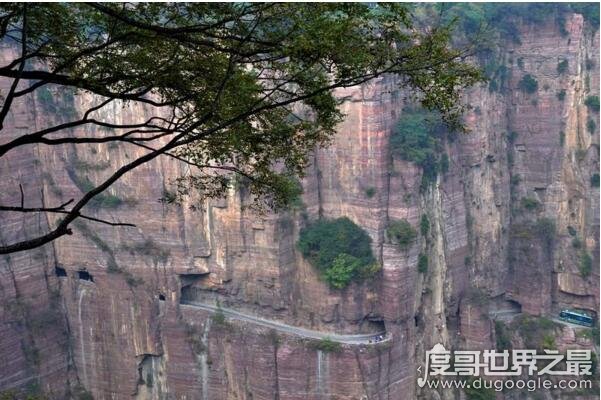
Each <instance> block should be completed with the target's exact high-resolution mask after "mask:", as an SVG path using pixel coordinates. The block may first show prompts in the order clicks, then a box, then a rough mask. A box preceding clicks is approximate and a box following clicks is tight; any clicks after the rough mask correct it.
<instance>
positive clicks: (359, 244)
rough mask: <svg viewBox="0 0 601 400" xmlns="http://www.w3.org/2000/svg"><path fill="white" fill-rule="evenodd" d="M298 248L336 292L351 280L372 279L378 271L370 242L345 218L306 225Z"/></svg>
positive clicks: (355, 225)
mask: <svg viewBox="0 0 601 400" xmlns="http://www.w3.org/2000/svg"><path fill="white" fill-rule="evenodd" d="M297 246H298V249H299V250H300V252H301V253H302V255H303V256H304V257H305V258H306V259H307V260H308V261H309V262H310V263H311V264H312V265H313V266H314V267H315V268H317V269H318V271H319V272H320V274H321V277H322V278H323V279H324V280H325V281H326V282H327V283H328V284H329V285H330V286H331V287H332V288H335V289H342V288H344V287H346V286H348V285H349V284H350V283H351V282H352V281H353V280H362V279H365V278H369V277H372V276H373V275H374V274H375V273H376V272H377V271H378V270H379V266H378V264H377V263H376V260H375V258H374V256H373V253H372V250H371V238H370V237H369V235H368V234H367V232H365V231H364V230H363V229H361V227H359V226H358V225H357V224H355V223H354V222H353V221H351V220H350V219H348V218H346V217H342V218H337V219H333V220H327V219H320V220H317V221H315V222H313V223H311V224H309V225H308V226H307V227H305V228H303V229H301V232H300V237H299V240H298V243H297Z"/></svg>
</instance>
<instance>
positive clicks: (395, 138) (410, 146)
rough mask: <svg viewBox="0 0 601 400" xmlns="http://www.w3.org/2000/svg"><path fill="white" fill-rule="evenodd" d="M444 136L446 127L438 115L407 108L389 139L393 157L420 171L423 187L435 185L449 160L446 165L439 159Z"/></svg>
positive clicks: (442, 157) (443, 159)
mask: <svg viewBox="0 0 601 400" xmlns="http://www.w3.org/2000/svg"><path fill="white" fill-rule="evenodd" d="M444 132H445V126H444V124H443V123H442V120H441V118H440V115H439V114H438V113H436V112H431V111H428V110H424V109H415V108H409V109H405V110H404V111H403V114H402V115H401V117H400V118H399V120H398V122H397V124H396V126H395V128H394V131H393V133H392V136H391V138H390V148H391V151H392V154H393V156H398V157H400V158H402V159H403V160H406V161H411V162H413V163H415V164H417V165H419V166H420V167H421V168H422V171H423V175H422V183H423V184H424V185H425V184H427V183H429V182H432V181H434V180H435V179H436V176H437V175H438V173H439V172H441V171H443V169H448V158H446V162H445V157H444V156H441V138H442V136H443V134H444Z"/></svg>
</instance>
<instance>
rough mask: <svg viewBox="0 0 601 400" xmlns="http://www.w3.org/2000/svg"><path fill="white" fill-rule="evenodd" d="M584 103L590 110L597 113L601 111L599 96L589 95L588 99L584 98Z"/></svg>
mask: <svg viewBox="0 0 601 400" xmlns="http://www.w3.org/2000/svg"><path fill="white" fill-rule="evenodd" d="M584 104H585V105H586V106H587V107H588V108H589V110H591V111H593V112H596V113H598V112H599V96H588V97H587V98H586V100H584Z"/></svg>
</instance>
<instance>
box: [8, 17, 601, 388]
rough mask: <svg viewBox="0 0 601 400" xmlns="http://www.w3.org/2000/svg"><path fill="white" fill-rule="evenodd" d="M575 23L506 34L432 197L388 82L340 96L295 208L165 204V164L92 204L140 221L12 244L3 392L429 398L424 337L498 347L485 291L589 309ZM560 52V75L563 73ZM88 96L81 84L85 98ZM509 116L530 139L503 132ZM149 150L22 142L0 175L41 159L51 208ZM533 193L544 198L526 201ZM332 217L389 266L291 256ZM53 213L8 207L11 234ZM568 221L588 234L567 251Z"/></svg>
mask: <svg viewBox="0 0 601 400" xmlns="http://www.w3.org/2000/svg"><path fill="white" fill-rule="evenodd" d="M566 24H567V25H566V27H567V30H568V35H567V36H565V37H564V36H562V35H561V34H560V33H559V31H558V30H557V27H555V25H554V24H551V25H548V26H543V27H540V26H539V27H537V28H536V29H534V28H531V27H527V26H524V27H522V28H521V30H522V32H521V44H520V45H514V44H509V43H507V44H505V47H503V52H502V55H501V57H502V59H503V62H504V63H505V64H506V65H507V66H508V68H509V71H510V74H509V80H508V82H507V86H508V88H507V90H506V91H504V92H494V93H491V92H490V91H489V90H488V89H487V88H484V87H482V88H474V89H473V90H471V91H469V93H467V94H466V103H467V104H469V105H471V107H472V108H471V110H470V111H469V112H468V113H467V115H466V124H467V126H468V128H470V131H471V132H470V133H469V134H466V135H461V136H459V137H458V138H457V139H456V140H455V141H454V142H449V143H446V144H445V151H446V152H447V153H448V155H449V158H450V167H449V171H448V173H445V174H444V175H443V176H440V177H439V178H438V180H437V182H436V183H435V184H433V185H432V186H431V187H430V188H429V189H428V190H426V191H422V192H420V182H421V171H420V169H419V168H417V167H416V166H415V165H412V164H411V163H408V162H405V161H401V160H398V159H393V158H392V157H391V155H390V151H389V147H388V141H389V137H390V134H391V131H392V129H393V127H394V124H395V122H396V121H397V119H398V118H399V116H400V115H401V113H402V109H403V106H404V101H405V100H404V98H405V97H406V96H405V95H404V93H402V92H399V91H398V90H397V89H396V88H397V85H396V84H397V81H396V79H395V78H394V77H384V78H381V79H379V80H376V81H373V82H371V83H369V84H366V85H364V86H362V87H360V88H352V89H348V90H345V91H343V92H342V91H341V93H340V95H341V96H349V100H347V101H346V102H345V103H344V104H343V105H342V107H343V111H344V112H345V113H346V114H347V118H346V120H345V121H344V122H343V123H342V124H341V125H340V127H339V128H338V132H339V133H338V134H337V135H336V137H335V138H334V140H333V142H332V144H331V146H330V147H328V148H325V149H318V150H316V152H315V154H314V162H313V165H312V167H311V168H310V170H309V171H308V173H307V177H306V178H305V179H304V181H303V188H304V195H303V202H304V204H305V205H306V210H305V211H304V212H301V211H297V212H290V213H283V214H277V215H276V214H269V215H267V216H263V217H259V216H256V215H253V214H249V213H248V212H247V211H243V210H242V208H241V203H242V202H243V201H244V199H243V198H241V197H242V195H241V194H240V193H239V192H234V191H232V193H230V195H229V196H228V198H227V199H225V200H219V201H212V202H210V203H208V204H204V205H203V207H201V208H198V209H197V210H192V209H191V208H190V207H188V206H189V204H186V205H184V206H183V207H177V206H169V205H164V204H162V203H159V202H158V201H156V200H157V199H158V198H159V197H161V195H162V193H163V191H164V188H165V187H166V186H168V184H169V182H170V180H172V179H174V178H176V177H177V176H179V175H180V174H181V173H182V171H183V166H182V165H179V164H177V163H175V162H174V161H173V160H171V159H161V160H158V161H156V162H153V163H150V164H148V165H145V166H143V167H141V168H139V169H137V170H136V171H134V172H132V173H131V174H129V175H126V176H125V177H124V179H123V180H122V181H120V182H119V183H117V184H116V185H115V187H114V188H112V189H111V190H110V191H111V193H112V194H115V195H116V196H118V197H120V198H121V199H122V200H124V201H123V203H122V205H120V206H119V207H116V208H110V209H99V210H91V211H90V212H91V213H94V212H95V213H97V214H98V215H99V216H102V217H111V218H115V219H116V220H120V221H131V222H135V223H136V224H137V227H136V228H119V229H115V228H110V227H106V226H98V225H92V224H90V223H85V224H77V225H75V226H74V234H73V235H72V236H69V237H65V238H61V239H59V240H57V241H56V242H54V243H52V244H50V245H47V246H45V247H43V248H40V249H37V250H34V251H31V252H25V253H17V254H15V255H11V256H10V257H4V258H0V274H1V275H0V288H1V291H0V294H1V296H2V304H3V306H2V319H1V321H2V322H1V323H0V355H1V356H2V357H3V358H2V359H3V360H5V361H4V363H3V364H2V366H0V388H1V389H8V388H24V387H26V386H27V385H34V384H37V385H39V386H40V387H41V388H42V389H43V390H44V391H46V392H51V393H54V394H55V396H56V398H64V397H65V395H66V393H68V392H69V391H73V390H75V389H74V388H77V387H80V386H81V387H84V388H85V389H86V390H88V391H90V392H91V393H92V394H93V395H94V397H95V398H98V399H102V398H113V399H129V398H132V397H134V398H139V399H165V398H170V399H171V398H173V399H202V400H218V399H228V400H229V399H247V400H250V399H253V400H258V399H274V398H275V399H280V400H296V399H305V400H306V399H315V400H318V399H319V400H321V399H339V400H351V399H362V398H369V399H374V398H375V399H395V400H396V399H411V398H416V397H418V396H421V397H423V398H433V396H435V394H433V393H428V392H425V391H419V390H418V389H417V388H416V373H417V372H416V369H417V366H418V365H419V363H420V362H421V361H422V360H423V358H424V356H425V350H428V349H430V348H432V346H433V345H434V344H436V343H439V342H440V343H444V344H445V347H447V348H466V349H479V348H482V349H484V348H491V347H492V346H493V343H494V340H493V339H494V337H493V336H494V334H493V332H492V330H493V327H494V323H493V322H492V321H491V320H490V318H489V312H491V310H493V308H494V307H496V306H494V307H493V305H494V304H497V303H498V304H501V305H500V306H498V308H502V307H503V304H505V303H503V302H504V301H508V300H512V301H513V302H515V303H511V304H516V307H521V310H522V312H526V313H529V314H533V315H553V314H554V313H557V311H558V310H559V309H561V308H563V307H568V306H569V307H581V308H585V309H589V310H592V311H596V305H597V304H598V302H599V287H598V281H599V271H598V268H597V266H598V265H599V259H598V250H599V243H598V235H599V219H598V215H599V192H598V190H599V189H598V188H592V187H591V185H590V184H589V178H590V175H591V174H592V173H593V171H597V170H598V166H599V164H598V162H599V159H598V157H599V156H598V151H597V150H598V146H599V132H598V130H597V131H596V132H594V134H590V133H589V132H587V130H586V121H587V119H588V118H592V119H594V121H595V122H596V126H599V116H598V114H595V113H592V112H590V111H589V110H587V108H586V106H584V104H583V103H584V99H585V98H586V96H588V95H589V94H591V93H592V94H598V87H599V75H598V68H597V67H596V66H595V68H593V69H592V70H587V69H586V68H583V67H582V65H584V63H585V61H586V60H587V59H594V60H598V58H599V35H598V33H594V34H593V33H591V32H589V31H587V30H586V29H585V28H584V26H583V21H582V17H581V16H579V15H573V16H571V17H570V18H568V19H567V22H566ZM1 55H2V56H3V57H4V59H5V60H4V61H6V59H9V58H10V56H11V55H10V54H9V51H8V50H5V51H4V52H3V53H1ZM564 58H565V59H567V60H568V61H569V70H568V72H567V73H566V74H564V75H562V76H558V74H557V62H558V60H559V59H564ZM520 59H521V60H522V61H521V62H518V60H520ZM518 64H519V65H518ZM526 73H529V74H532V75H533V76H535V77H536V79H537V80H538V83H539V84H538V85H539V89H538V92H537V94H536V95H526V94H524V93H522V92H521V91H519V90H518V88H517V86H518V82H519V80H520V79H521V78H522V77H523V75H524V74H526ZM586 82H590V89H587V87H586ZM8 84H9V83H8V82H2V88H3V89H4V88H5V87H7V85H8ZM562 89H565V90H566V96H565V99H564V100H563V101H560V100H559V99H558V98H557V96H556V93H557V92H558V91H560V90H562ZM91 101H92V99H89V98H76V100H75V107H77V108H80V107H83V106H84V103H85V104H87V103H89V102H91ZM39 110H42V105H40V104H38V102H37V100H36V99H30V100H28V101H27V102H24V103H20V104H17V105H16V106H15V107H14V108H13V111H12V112H11V114H10V115H9V117H8V121H7V124H9V125H10V127H11V128H10V129H5V131H7V132H12V134H14V135H17V134H20V133H22V132H25V131H28V130H29V129H33V128H38V129H39V128H40V127H43V126H45V125H47V124H48V123H49V122H50V121H49V118H61V117H60V116H48V115H47V114H45V113H42V112H39ZM143 113H144V110H140V109H131V108H125V109H122V108H120V107H115V108H114V109H110V110H107V111H106V117H107V118H115V116H116V117H117V118H119V119H121V120H123V121H135V120H137V119H138V118H139V115H141V114H143ZM511 132H516V133H517V136H515V138H514V139H512V140H509V137H510V135H509V134H510V133H511ZM560 132H563V135H560ZM88 133H89V134H101V133H97V132H93V131H90V132H88ZM561 137H563V139H561ZM2 140H4V138H3V139H2ZM140 154H141V153H140V151H139V150H138V149H136V148H130V147H126V146H118V147H108V146H101V145H94V146H78V147H77V148H75V147H73V146H54V147H24V148H21V149H19V150H16V151H12V152H10V153H8V154H7V156H5V157H2V158H1V159H0V169H1V170H2V176H9V175H10V172H9V171H13V170H14V171H29V173H28V175H27V176H21V177H20V182H21V183H23V188H24V190H25V192H26V197H27V198H38V197H39V196H38V194H39V193H40V191H42V193H43V195H44V196H43V203H44V205H47V206H50V205H56V204H59V203H60V202H61V201H65V200H67V199H69V198H71V197H75V196H76V195H78V194H79V193H80V189H79V188H78V187H77V184H76V183H77V181H78V178H83V177H87V178H88V179H90V180H92V181H96V180H99V179H100V178H101V177H103V176H106V175H107V174H108V173H109V171H110V170H111V169H112V168H115V167H116V166H118V165H121V164H122V163H124V162H125V161H126V160H127V159H130V158H131V159H133V158H134V157H136V156H137V155H140ZM99 160H100V161H99ZM82 165H84V166H85V165H93V167H87V168H85V167H82ZM78 166H79V167H78ZM517 176H519V183H516V182H518V178H516V177H517ZM372 188H373V190H374V195H373V196H368V195H367V194H366V191H367V189H372ZM19 198H20V195H19V188H18V185H16V184H15V181H13V180H11V179H5V180H3V181H2V182H0V203H2V204H10V203H11V202H15V201H18V199H19ZM523 198H528V199H535V200H536V201H537V202H538V203H539V204H540V205H539V206H538V207H537V208H536V209H534V210H528V209H524V208H523V206H522V199H523ZM303 214H304V215H303ZM422 214H427V215H428V217H429V220H430V222H431V227H430V231H429V233H428V235H427V237H421V236H420V237H419V238H418V239H417V240H416V242H415V243H414V244H413V245H412V246H411V247H410V248H409V249H408V250H407V251H401V249H399V248H398V246H396V245H393V244H391V243H388V242H387V241H386V239H385V230H386V226H387V224H388V221H389V220H390V219H401V218H406V219H407V220H408V221H410V222H411V223H412V224H413V225H414V226H416V227H417V226H418V224H419V220H420V217H421V215H422ZM319 215H322V216H323V217H327V218H336V217H339V216H347V217H349V218H350V219H351V220H353V221H354V222H355V223H357V224H359V225H360V226H362V227H363V228H364V229H366V230H367V232H368V233H369V234H370V236H371V238H372V243H373V250H374V254H376V256H377V258H378V259H379V261H380V262H381V264H382V272H381V276H380V277H379V278H378V279H377V280H375V281H374V282H372V283H369V284H363V285H358V284H353V286H351V287H349V288H347V289H346V290H344V291H335V290H331V289H329V288H328V287H327V286H326V284H325V283H324V282H322V281H320V280H319V278H318V276H317V274H316V272H315V270H314V269H313V268H312V267H311V266H310V265H309V264H308V263H307V262H306V261H305V260H303V259H302V257H301V256H300V254H299V253H298V252H297V251H296V250H295V242H296V239H297V237H298V232H299V229H300V228H301V227H302V226H303V224H304V223H305V218H309V219H314V218H317V217H318V216H319ZM544 218H549V219H552V220H553V222H554V225H555V229H556V232H557V234H556V235H553V240H552V241H551V242H550V243H547V240H546V236H545V232H544V231H543V232H540V231H539V230H537V229H536V227H537V226H538V225H536V224H537V222H538V221H540V220H542V219H544ZM55 222H56V216H43V217H41V216H32V215H27V216H23V215H13V214H8V215H7V214H3V216H2V223H1V227H0V239H2V240H4V241H7V242H8V241H12V240H15V239H16V238H19V237H25V236H26V235H27V234H34V233H36V232H40V231H44V230H46V229H48V227H49V226H51V225H52V224H53V223H55ZM568 226H571V227H572V228H574V229H575V230H576V231H577V235H578V238H579V239H580V240H581V242H582V243H583V245H582V246H583V247H582V248H580V249H576V248H574V246H573V245H572V241H573V237H572V236H570V235H569V234H568V228H567V227H568ZM583 249H585V250H586V251H588V252H589V254H591V256H592V257H593V266H594V268H593V272H592V274H591V275H590V276H588V277H585V278H583V277H582V276H581V275H580V273H579V267H578V254H579V252H580V251H582V250H583ZM420 252H424V253H425V254H427V255H428V259H429V266H428V271H427V273H425V274H421V273H419V272H418V270H417V266H416V265H417V258H418V255H419V254H420ZM57 268H58V269H57ZM60 271H64V274H63V272H60ZM79 271H85V272H87V274H89V275H91V278H90V277H89V276H88V275H87V274H83V273H82V274H80V273H79ZM63 275H66V276H63ZM90 279H93V281H91V280H90ZM182 293H184V294H185V295H187V296H192V297H193V298H195V299H197V300H199V301H208V302H215V301H219V302H220V304H221V305H223V306H224V307H230V308H235V309H237V310H240V311H244V312H247V313H249V314H253V315H258V316H261V317H264V318H268V319H272V320H279V321H282V322H285V323H287V324H290V325H298V326H302V327H306V328H312V329H315V330H325V331H336V332H341V333H357V332H370V331H373V330H374V329H375V327H377V326H380V324H382V323H383V324H385V326H386V330H387V332H388V333H389V335H391V337H392V339H391V340H390V341H388V342H386V343H382V344H379V345H375V346H343V348H342V349H341V351H340V352H330V353H328V352H323V351H317V350H315V349H314V347H312V346H311V343H307V342H306V341H303V340H300V339H299V338H297V337H294V336H288V335H283V334H274V333H273V332H271V331H269V330H268V329H265V328H260V327H257V326H253V325H251V324H245V323H242V322H238V321H225V323H224V322H223V321H221V322H220V321H218V320H216V318H210V317H209V316H208V314H207V313H206V312H204V311H200V310H192V309H189V308H184V307H180V306H179V300H180V296H181V295H182ZM160 299H164V301H162V300H160ZM512 307H513V306H512ZM562 335H563V336H562V337H563V338H564V339H562V342H561V343H564V342H565V343H566V345H570V344H574V343H575V341H577V339H576V338H575V336H573V332H572V333H570V331H569V330H566V331H565V332H564V333H562ZM570 335H572V336H570ZM558 343H559V341H558ZM578 345H579V346H587V345H588V346H590V344H587V343H584V342H582V343H580V342H578ZM442 396H443V398H453V396H452V394H442Z"/></svg>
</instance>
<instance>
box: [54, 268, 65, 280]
mask: <svg viewBox="0 0 601 400" xmlns="http://www.w3.org/2000/svg"><path fill="white" fill-rule="evenodd" d="M54 274H55V275H56V276H58V277H59V278H66V277H67V270H65V269H64V268H61V267H54Z"/></svg>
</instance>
